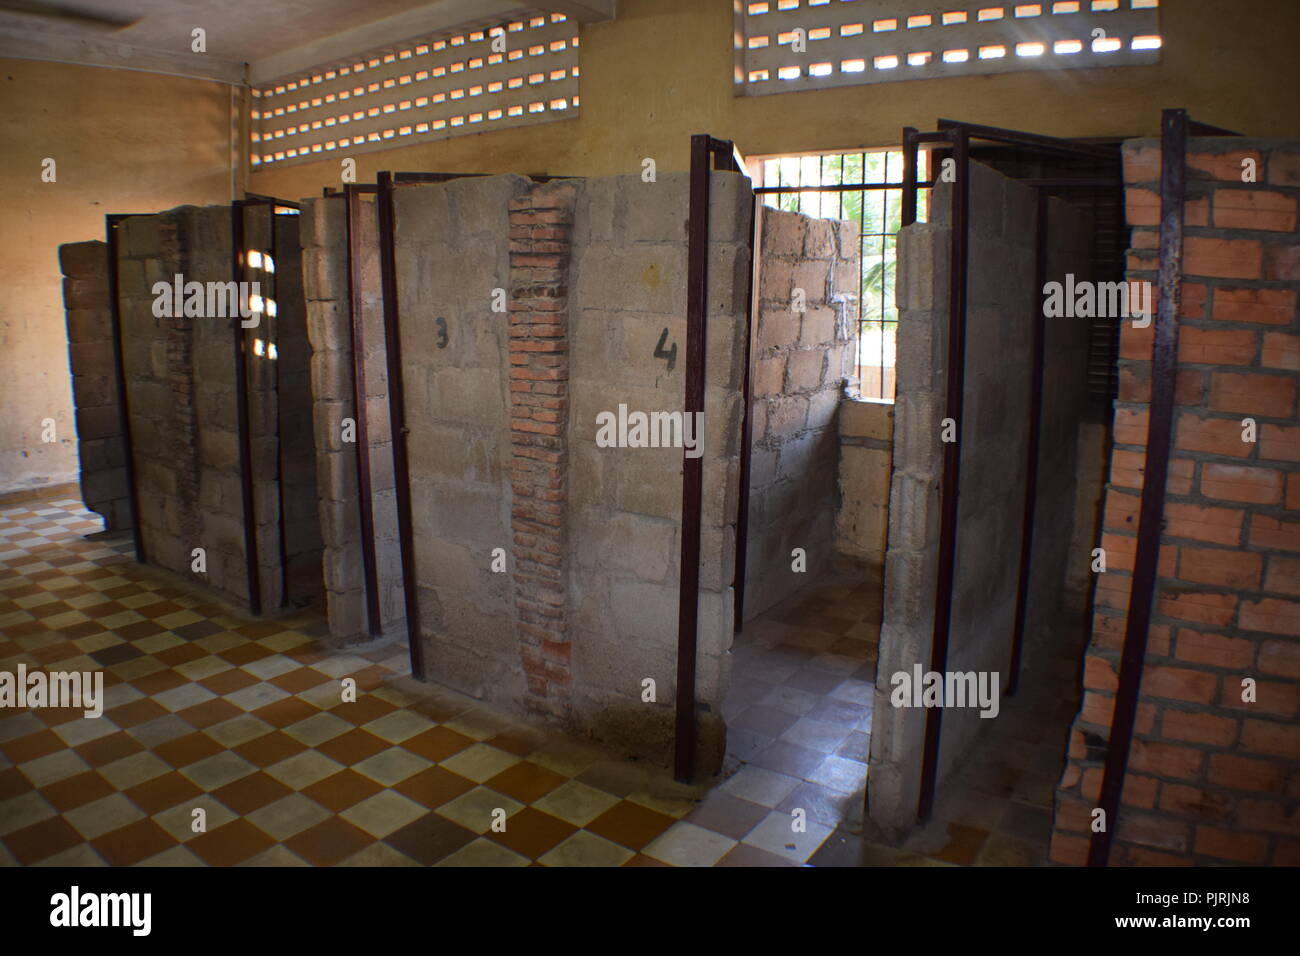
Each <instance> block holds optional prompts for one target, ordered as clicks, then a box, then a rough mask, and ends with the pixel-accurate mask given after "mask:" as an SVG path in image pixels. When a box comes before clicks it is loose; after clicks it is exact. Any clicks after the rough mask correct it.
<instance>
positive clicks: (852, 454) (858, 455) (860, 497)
mask: <svg viewBox="0 0 1300 956" xmlns="http://www.w3.org/2000/svg"><path fill="white" fill-rule="evenodd" d="M839 443H840V454H839V464H838V474H837V480H838V486H839V498H838V503H837V506H836V509H835V539H834V542H833V545H834V553H835V555H836V556H837V557H842V558H845V559H848V561H850V562H852V563H853V564H857V565H861V566H863V567H864V568H865V569H866V570H867V571H868V573H871V574H873V575H878V574H881V573H883V571H884V566H885V545H886V540H885V539H886V535H887V533H888V531H889V484H890V478H891V476H892V473H893V465H894V406H893V404H892V403H888V402H866V401H862V400H860V399H854V398H846V399H843V400H842V401H841V402H840V411H839Z"/></svg>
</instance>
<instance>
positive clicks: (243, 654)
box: [217, 641, 275, 667]
mask: <svg viewBox="0 0 1300 956" xmlns="http://www.w3.org/2000/svg"><path fill="white" fill-rule="evenodd" d="M274 653H275V651H273V650H271V649H270V648H266V647H263V646H262V645H260V644H254V643H252V642H251V641H250V642H249V643H247V644H237V645H236V646H234V647H231V648H228V649H227V650H224V651H222V652H221V653H220V654H218V655H217V656H218V657H220V658H221V659H222V660H225V661H229V662H230V663H232V664H234V665H235V666H236V667H243V666H244V665H245V664H251V663H253V661H260V660H261V659H262V658H263V657H270V656H271V655H272V654H274Z"/></svg>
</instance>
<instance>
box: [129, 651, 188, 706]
mask: <svg viewBox="0 0 1300 956" xmlns="http://www.w3.org/2000/svg"><path fill="white" fill-rule="evenodd" d="M155 656H156V655H155ZM160 660H161V658H160ZM164 663H166V662H165V661H164ZM189 682H190V679H189V678H188V677H186V676H185V675H184V674H180V673H177V672H176V671H174V670H172V669H171V668H170V667H165V668H163V669H162V670H160V671H154V673H152V674H145V675H144V676H143V677H137V678H136V679H135V680H133V681H131V684H132V686H133V687H135V689H136V690H138V691H139V692H140V693H142V694H145V695H148V696H150V697H152V696H154V695H155V694H161V693H162V692H163V691H166V690H171V689H172V688H173V687H180V686H181V685H182V684H188V683H189Z"/></svg>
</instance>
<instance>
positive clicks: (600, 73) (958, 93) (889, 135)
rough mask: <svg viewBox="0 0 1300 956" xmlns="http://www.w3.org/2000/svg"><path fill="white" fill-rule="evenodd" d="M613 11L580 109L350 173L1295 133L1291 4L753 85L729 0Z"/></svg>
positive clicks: (609, 167)
mask: <svg viewBox="0 0 1300 956" xmlns="http://www.w3.org/2000/svg"><path fill="white" fill-rule="evenodd" d="M881 6H882V7H888V4H887V3H886V4H882V5H881ZM618 9H619V13H618V19H617V20H615V21H613V22H610V23H598V24H593V25H591V26H589V27H586V28H584V30H583V32H582V52H581V64H582V81H581V97H582V109H581V113H580V115H579V116H578V118H577V119H574V120H566V121H561V122H554V123H547V124H543V125H540V126H534V127H525V128H521V129H507V130H502V131H500V132H491V133H479V134H477V135H473V136H461V137H457V138H453V139H448V140H442V141H438V142H433V143H425V144H419V145H414V146H405V147H402V148H399V149H391V150H383V151H379V152H373V153H358V154H356V155H355V158H356V160H357V173H358V180H359V181H362V182H365V181H373V179H374V176H375V173H376V172H377V171H378V170H381V169H393V170H410V171H416V170H438V171H446V172H471V171H472V172H488V173H502V172H518V173H549V174H552V175H590V176H596V175H607V174H614V173H626V172H640V170H641V160H642V158H643V157H646V156H650V157H654V159H655V161H656V163H657V165H658V168H659V169H661V170H683V169H686V168H687V166H688V156H687V153H688V144H689V138H690V135H691V134H692V133H701V132H708V133H712V134H713V135H714V136H718V137H721V138H723V139H732V140H735V142H736V144H737V146H739V147H740V150H741V152H742V153H744V154H746V155H763V154H770V153H779V152H798V151H805V150H806V151H815V150H823V149H825V150H830V149H836V148H841V147H858V146H886V145H893V144H897V143H898V142H899V138H900V133H899V131H900V130H901V129H902V127H903V126H909V125H910V126H916V127H918V128H922V129H924V128H931V129H933V128H934V127H933V124H934V121H935V120H936V119H938V118H939V117H947V118H950V119H961V120H966V121H968V122H975V123H984V124H988V125H992V126H1006V127H1011V128H1014V129H1025V130H1030V131H1033V132H1038V133H1045V134H1048V135H1054V136H1070V137H1089V136H1151V135H1156V134H1158V133H1159V129H1160V111H1161V109H1162V108H1165V107H1185V108H1187V109H1188V110H1190V111H1191V114H1192V116H1193V118H1195V119H1197V120H1200V121H1201V122H1204V123H1212V124H1214V125H1218V126H1224V127H1228V128H1231V129H1235V130H1237V131H1238V132H1241V133H1244V134H1246V135H1248V136H1265V137H1280V138H1292V137H1296V136H1300V104H1297V89H1298V88H1300V82H1297V80H1298V78H1300V77H1298V74H1297V66H1296V63H1297V57H1296V54H1295V50H1294V44H1295V40H1296V37H1297V36H1300V29H1298V28H1300V2H1298V0H1240V2H1237V3H1224V2H1222V0H1165V3H1164V4H1163V5H1162V9H1161V11H1160V19H1161V33H1162V35H1163V36H1164V41H1165V42H1164V49H1163V50H1162V52H1161V62H1160V64H1159V65H1158V66H1151V67H1108V68H1105V69H1091V70H1090V69H1072V70H1061V71H1057V72H1047V71H1027V72H1023V73H1008V74H999V75H993V76H977V77H968V78H961V79H951V80H915V81H910V82H899V83H880V84H874V85H867V86H856V87H840V88H836V89H829V90H818V91H810V92H803V93H785V94H777V95H772V96H759V97H736V96H734V95H733V89H732V51H731V42H732V33H733V20H732V13H731V2H730V0H619V5H618ZM936 9H937V8H936ZM882 12H888V11H884V10H882ZM864 15H868V14H864ZM250 181H251V186H250V188H251V189H253V190H254V191H256V192H261V193H267V194H271V195H277V196H282V197H286V198H296V197H300V196H308V195H319V194H320V190H321V188H322V187H324V186H334V187H337V186H338V185H339V157H338V156H333V157H331V158H330V159H328V160H322V161H320V162H313V163H305V164H302V165H298V166H284V167H281V168H279V169H268V170H258V171H255V172H254V173H253V174H252V176H251V180H250Z"/></svg>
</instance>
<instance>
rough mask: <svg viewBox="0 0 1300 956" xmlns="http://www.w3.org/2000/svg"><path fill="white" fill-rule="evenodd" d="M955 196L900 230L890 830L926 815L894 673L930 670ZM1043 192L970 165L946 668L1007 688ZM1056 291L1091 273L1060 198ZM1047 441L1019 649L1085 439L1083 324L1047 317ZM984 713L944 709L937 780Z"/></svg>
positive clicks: (1062, 534)
mask: <svg viewBox="0 0 1300 956" xmlns="http://www.w3.org/2000/svg"><path fill="white" fill-rule="evenodd" d="M951 201H952V199H951V191H950V188H949V187H947V186H944V185H940V186H939V187H937V188H936V189H935V191H934V194H933V196H932V201H931V209H932V212H933V217H932V221H931V222H929V223H924V224H916V225H912V226H908V227H906V228H905V229H903V230H902V232H901V233H900V235H899V306H900V324H899V344H898V393H897V404H896V408H895V422H894V461H893V465H894V474H893V481H892V488H891V492H890V501H889V508H890V510H889V546H888V551H887V553H886V562H885V603H884V621H883V626H882V631H881V643H880V660H879V668H878V674H879V676H878V679H877V688H876V722H875V724H874V726H873V732H872V738H871V786H870V788H869V794H868V798H869V804H870V815H871V818H872V820H873V822H874V823H875V824H876V825H877V826H878V827H879V828H881V829H882V830H883V831H884V832H886V833H898V832H901V831H902V830H904V829H905V828H906V827H908V826H910V825H911V824H912V823H913V822H914V821H915V818H916V807H917V798H918V795H919V783H920V772H921V759H922V736H923V733H924V726H925V716H926V713H927V711H926V709H925V708H922V707H914V706H904V707H894V706H893V705H892V703H891V700H890V697H891V693H892V692H893V691H894V686H895V685H894V684H893V682H892V678H893V676H894V675H895V674H896V673H898V672H905V673H907V674H908V675H909V676H910V675H912V673H913V668H914V666H915V665H917V664H920V665H921V669H922V671H923V672H925V671H929V669H930V650H931V643H932V635H933V624H934V602H935V589H936V584H937V577H938V566H939V563H938V552H939V537H940V496H939V489H940V487H941V483H942V476H943V444H942V441H941V431H942V427H943V426H942V421H943V418H944V415H945V399H944V396H945V389H946V381H947V379H946V365H947V348H948V301H949V300H948V295H949V293H948V288H949V286H948V282H949V274H950V269H951V263H950V259H949V250H950V246H949V239H950V225H949V223H950V221H951V220H950V211H951ZM1036 221H1037V201H1036V197H1035V194H1034V190H1033V189H1031V188H1030V187H1027V186H1023V185H1021V184H1019V183H1016V182H1014V181H1012V180H1010V179H1007V178H1006V177H1004V176H1002V175H1001V174H999V173H997V172H995V171H993V170H991V169H989V168H988V167H986V166H983V165H980V164H978V163H972V164H971V181H970V233H969V245H968V249H969V266H968V269H969V271H968V279H967V335H966V364H965V389H964V392H965V398H964V411H963V415H962V421H961V422H960V423H958V428H959V431H958V434H959V441H960V453H961V482H960V499H959V504H958V522H959V524H958V528H959V530H958V533H957V541H956V561H955V582H954V589H953V606H952V614H951V631H950V638H949V650H948V660H947V670H948V671H949V672H971V671H974V672H977V673H979V672H983V673H996V674H997V676H998V682H999V683H998V687H999V692H1000V693H1001V692H1005V689H1006V684H1007V678H1008V663H1009V660H1010V654H1011V641H1012V634H1013V630H1014V628H1013V622H1014V614H1015V601H1016V591H1017V583H1018V574H1019V565H1020V538H1021V533H1022V530H1021V529H1022V521H1023V508H1024V500H1025V490H1026V450H1027V442H1028V430H1029V416H1030V414H1031V413H1032V412H1034V411H1035V410H1034V409H1032V408H1031V405H1030V383H1031V373H1032V368H1033V366H1032V349H1033V337H1032V330H1033V322H1034V321H1035V317H1036V314H1039V310H1041V309H1042V302H1043V297H1042V294H1041V290H1039V289H1037V288H1035V276H1034V244H1035V225H1036ZM1048 223H1049V230H1048V243H1047V245H1048V256H1047V263H1048V273H1047V279H1048V281H1052V280H1054V279H1055V280H1064V273H1065V272H1072V273H1074V275H1075V276H1076V279H1080V278H1089V277H1090V276H1089V274H1088V266H1087V261H1088V251H1089V245H1090V235H1091V224H1090V222H1089V221H1088V219H1087V216H1086V214H1085V213H1082V212H1078V211H1076V210H1074V209H1073V208H1071V207H1069V206H1067V205H1065V204H1064V203H1060V202H1057V201H1055V200H1052V201H1050V202H1049V211H1048ZM1044 321H1045V322H1046V327H1045V368H1044V382H1045V391H1044V396H1043V406H1042V409H1041V414H1042V422H1043V425H1042V429H1043V431H1042V446H1041V452H1040V457H1039V467H1040V472H1039V478H1038V504H1037V512H1036V514H1037V519H1036V523H1035V534H1034V541H1033V573H1032V575H1031V578H1030V599H1029V605H1028V607H1029V617H1028V620H1027V626H1026V635H1025V652H1026V654H1027V655H1032V654H1033V651H1034V647H1035V645H1036V644H1037V643H1038V642H1039V641H1041V640H1042V639H1043V638H1044V637H1046V636H1047V635H1048V633H1049V631H1050V625H1051V622H1052V620H1053V619H1054V616H1055V614H1056V612H1057V610H1058V605H1059V601H1060V597H1061V595H1062V594H1063V592H1064V583H1065V562H1066V556H1067V550H1068V547H1069V542H1070V537H1071V531H1072V524H1073V512H1074V480H1075V478H1074V475H1075V454H1076V444H1077V432H1078V428H1079V424H1080V420H1081V418H1082V415H1083V408H1084V403H1085V399H1086V385H1085V374H1086V344H1087V320H1086V319H1070V318H1060V319H1047V320H1044ZM988 723H989V719H988V718H981V717H980V709H979V708H978V707H966V708H955V707H948V708H946V709H945V710H944V711H943V714H942V739H941V746H940V753H939V777H938V786H939V789H940V792H942V788H943V785H944V782H945V781H946V780H947V779H948V778H949V777H950V775H951V773H952V771H953V770H954V769H955V768H956V767H957V765H958V764H959V763H960V761H961V759H962V757H963V755H965V754H967V753H969V752H970V748H971V745H972V744H973V743H974V741H975V740H976V739H977V738H978V737H979V735H980V734H981V732H982V731H983V729H984V728H985V727H986V726H987V725H988Z"/></svg>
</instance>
